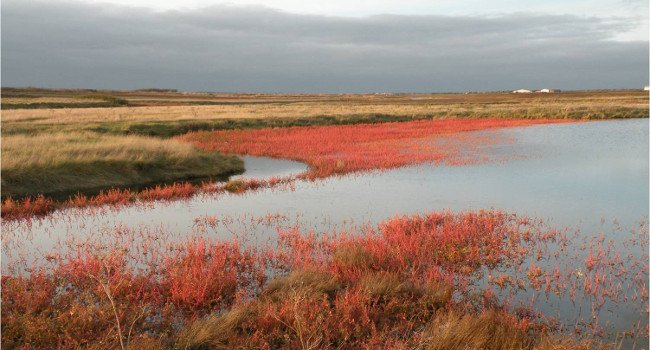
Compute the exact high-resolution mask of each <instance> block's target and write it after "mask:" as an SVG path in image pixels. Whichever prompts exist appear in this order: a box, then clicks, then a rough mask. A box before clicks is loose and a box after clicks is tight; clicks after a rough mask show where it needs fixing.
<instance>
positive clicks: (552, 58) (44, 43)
mask: <svg viewBox="0 0 650 350" xmlns="http://www.w3.org/2000/svg"><path fill="white" fill-rule="evenodd" d="M126 3H127V1H126V0H109V2H101V3H100V2H95V1H88V0H87V1H83V2H81V1H29V0H3V1H2V85H3V86H44V87H85V88H111V89H134V88H145V87H160V88H177V89H181V90H190V91H232V92H237V91H248V92H384V91H386V92H397V91H403V92H411V91H413V92H429V91H432V92H441V91H467V90H471V91H474V90H508V89H514V88H520V87H528V88H540V87H557V88H561V89H591V88H626V87H632V88H637V87H641V86H643V85H646V84H647V83H648V33H647V31H648V29H647V28H648V18H647V16H648V8H647V1H636V0H622V1H621V0H612V1H606V0H595V1H593V2H591V3H592V6H584V5H585V2H582V1H566V2H562V3H559V2H557V1H555V0H549V1H548V2H546V3H555V5H557V6H560V7H559V10H558V7H557V6H556V7H553V8H551V7H548V8H547V7H541V6H537V7H535V6H533V5H532V4H533V3H539V2H532V1H519V2H514V1H502V2H495V3H494V4H495V6H494V7H493V8H488V7H486V6H485V5H483V6H479V5H477V6H474V7H472V6H468V8H472V10H463V7H459V6H458V3H459V1H454V2H451V1H448V0H437V1H436V0H434V1H424V0H411V1H406V2H403V4H404V5H403V6H398V5H399V4H400V2H395V1H388V0H380V1H378V2H377V3H376V4H377V6H375V7H373V6H372V4H371V2H352V4H356V6H349V5H345V4H347V3H348V2H343V1H338V0H336V1H332V2H330V4H331V5H329V6H320V7H319V6H311V7H310V6H307V5H304V4H305V3H310V2H304V1H303V2H300V1H291V0H262V1H253V0H243V1H242V3H243V4H244V5H242V3H240V4H237V5H233V4H228V5H225V4H211V3H208V2H207V0H193V1H188V2H183V4H184V5H183V6H178V5H175V4H178V2H176V3H174V2H171V1H169V0H161V1H158V2H154V1H150V0H130V1H128V3H129V4H130V5H125V4H126ZM312 3H313V4H318V3H316V2H312ZM323 3H327V2H323ZM461 3H463V2H461ZM464 3H465V4H466V5H471V4H478V3H479V2H477V1H474V0H470V1H465V2H464ZM481 3H483V4H485V3H491V2H485V1H483V2H481ZM522 3H523V4H526V3H530V4H531V6H530V7H528V8H526V7H522V5H521V4H522ZM258 4H261V5H258ZM301 4H302V5H301ZM364 4H365V5H364ZM517 4H518V5H517ZM133 5H136V6H133ZM497 5H498V6H497ZM610 5H611V6H610ZM561 6H564V8H562V7H561ZM608 8H610V9H611V10H608ZM370 9H373V10H370ZM531 9H532V10H531ZM562 9H564V10H562ZM378 11H380V12H378ZM640 11H641V12H640Z"/></svg>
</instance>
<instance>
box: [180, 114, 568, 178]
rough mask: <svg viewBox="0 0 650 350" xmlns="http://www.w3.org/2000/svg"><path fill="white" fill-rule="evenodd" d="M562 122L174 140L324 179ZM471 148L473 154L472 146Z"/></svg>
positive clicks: (199, 135)
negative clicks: (267, 160)
mask: <svg viewBox="0 0 650 350" xmlns="http://www.w3.org/2000/svg"><path fill="white" fill-rule="evenodd" d="M566 122H572V121H571V120H554V119H443V120H423V121H413V122H405V123H381V124H358V125H344V126H308V127H290V128H276V129H249V130H221V131H199V132H192V133H188V134H186V135H183V136H180V137H179V139H180V140H183V141H187V142H191V143H193V144H194V145H196V146H198V147H200V148H203V149H206V150H212V151H220V152H224V153H234V154H247V155H253V156H267V157H274V158H286V159H293V160H297V161H301V162H304V163H307V164H309V166H310V170H309V172H308V174H307V175H306V176H307V177H309V178H323V177H327V176H331V175H336V174H346V173H351V172H357V171H365V170H373V169H390V168H396V167H401V166H405V165H410V164H420V163H428V162H434V163H443V162H444V163H448V164H453V165H462V164H467V163H471V162H473V161H476V160H477V159H479V157H478V156H479V155H478V154H470V155H467V154H464V152H462V149H461V148H468V147H469V148H471V147H472V146H476V145H477V143H479V144H480V143H481V142H485V141H486V140H485V139H482V138H478V137H477V136H476V135H474V134H467V133H465V132H468V131H477V130H488V129H496V128H509V127H521V126H529V125H537V124H549V123H566ZM452 134H457V136H459V137H461V138H460V139H459V140H457V141H459V142H458V143H457V144H456V145H453V144H441V143H438V142H437V141H439V140H440V139H442V136H446V135H452ZM463 136H464V137H463ZM461 141H462V142H461ZM487 141H488V142H489V141H490V140H487ZM472 151H474V152H478V150H477V149H476V148H473V149H472Z"/></svg>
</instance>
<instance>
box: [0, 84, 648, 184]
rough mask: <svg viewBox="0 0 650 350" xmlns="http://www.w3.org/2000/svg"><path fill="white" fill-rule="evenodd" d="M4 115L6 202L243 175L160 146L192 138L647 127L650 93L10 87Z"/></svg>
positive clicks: (231, 166) (224, 163)
mask: <svg viewBox="0 0 650 350" xmlns="http://www.w3.org/2000/svg"><path fill="white" fill-rule="evenodd" d="M2 109H3V111H2V136H3V142H2V143H3V146H2V152H3V158H4V159H3V163H2V172H3V177H2V196H3V197H7V196H8V195H10V196H14V197H21V196H26V195H34V194H37V193H44V194H50V195H53V194H67V193H74V192H76V191H82V192H96V191H97V190H99V189H102V188H107V187H124V186H133V187H137V186H142V185H145V184H152V183H157V182H161V181H179V180H187V179H196V178H203V177H206V176H214V177H223V176H225V175H228V174H232V173H237V172H240V171H241V170H242V164H241V162H238V161H236V160H235V158H233V157H232V156H221V155H218V154H215V153H206V152H205V151H200V150H198V149H194V148H191V147H189V146H183V145H180V144H179V143H178V141H169V143H165V142H162V141H160V139H161V138H163V139H165V138H170V137H173V136H177V135H182V134H185V133H188V132H190V131H214V130H233V129H260V128H276V127H289V126H315V125H319V126H320V125H349V124H365V123H382V122H406V121H413V120H428V119H445V118H509V119H510V118H515V119H521V118H524V119H540V118H542V119H608V118H639V117H643V118H647V117H648V94H647V93H644V92H643V91H591V92H567V93H559V94H510V93H476V94H366V95H349V94H339V95H327V94H312V95H306V94H303V95H290V94H277V95H264V94H218V93H182V92H177V91H174V90H159V89H148V90H139V91H97V90H46V89H35V88H29V89H18V88H4V89H3V91H2ZM63 134H65V135H66V136H63ZM113 148H115V150H114V151H113ZM50 149H51V150H50ZM98 149H102V151H97V150H98ZM152 155H153V156H152Z"/></svg>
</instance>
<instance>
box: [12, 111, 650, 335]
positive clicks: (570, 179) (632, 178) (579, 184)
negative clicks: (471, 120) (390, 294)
mask: <svg viewBox="0 0 650 350" xmlns="http://www.w3.org/2000/svg"><path fill="white" fill-rule="evenodd" d="M490 134H494V135H495V136H499V137H500V138H502V139H504V140H508V139H509V140H513V141H512V142H506V143H501V144H498V145H490V146H486V148H485V149H484V151H485V152H486V154H488V155H490V156H492V157H494V158H498V159H504V158H506V159H508V160H506V161H500V162H491V163H485V164H477V165H471V166H462V167H451V166H432V165H421V166H413V167H406V168H401V169H396V170H391V171H385V172H376V173H371V174H364V175H351V176H344V177H337V178H331V179H327V180H324V181H319V182H297V183H296V185H295V189H294V190H290V189H270V190H263V191H259V192H255V193H248V194H244V195H229V194H226V195H220V196H197V197H195V198H193V199H190V200H186V201H177V202H172V203H157V204H155V205H149V206H137V207H130V208H126V209H122V210H108V211H106V212H105V213H104V214H103V215H83V214H81V213H79V212H78V211H77V212H75V211H74V210H73V211H71V212H68V213H56V214H54V215H53V216H52V217H51V218H50V219H47V220H44V221H42V222H35V223H33V224H32V225H31V226H28V225H26V224H25V223H22V224H16V223H3V238H4V242H3V244H4V247H3V257H6V256H7V253H8V252H9V251H10V250H11V249H12V248H11V241H12V240H13V241H18V240H20V241H24V240H26V239H28V237H31V238H35V237H38V238H37V239H33V240H31V243H30V245H33V246H34V248H33V249H36V248H38V251H40V252H44V251H47V250H48V249H50V248H51V247H53V246H55V244H56V242H57V241H60V240H61V239H62V237H70V236H76V237H82V236H94V235H100V234H101V232H102V231H103V230H107V229H110V228H112V227H115V225H123V226H125V227H139V228H142V227H148V228H163V229H164V230H165V231H167V232H173V233H174V234H175V235H177V236H178V237H184V236H186V235H187V233H188V232H190V231H192V228H193V227H195V219H197V218H199V217H203V216H216V217H224V216H225V217H233V218H237V217H240V218H241V217H242V216H244V215H245V216H250V217H256V216H257V217H261V216H265V215H267V214H274V213H280V214H283V215H286V216H288V217H290V218H299V219H300V221H301V223H303V224H304V225H306V226H307V227H312V228H315V229H327V228H331V227H339V226H344V225H349V224H351V223H356V224H362V223H376V222H378V221H381V220H383V219H385V218H388V217H390V216H393V215H395V214H413V213H423V212H428V211H434V210H442V209H450V210H453V211H460V210H471V209H482V208H498V209H502V210H506V211H510V212H515V213H517V214H522V215H529V216H533V217H538V218H542V219H545V220H547V221H548V222H550V223H551V224H553V225H557V226H559V227H566V226H570V227H573V228H576V229H580V230H581V231H582V232H584V233H586V234H593V235H596V234H598V233H599V232H601V231H608V227H609V226H608V225H611V223H612V222H614V221H616V222H618V223H619V224H620V226H621V227H623V228H628V227H633V226H634V225H638V223H639V222H641V221H643V220H647V216H648V210H649V208H648V193H649V190H648V179H649V173H648V147H649V145H648V138H649V136H648V135H649V132H648V120H647V119H644V120H624V121H602V122H589V123H575V124H560V125H542V126H532V127H525V128H515V129H505V130H498V131H487V132H480V133H477V136H481V135H490ZM246 167H247V169H248V170H247V173H246V174H245V175H244V176H246V177H269V176H273V175H289V174H295V173H299V172H302V171H304V170H305V169H306V168H305V166H304V165H303V164H301V163H298V162H292V161H278V160H268V159H264V158H261V159H260V158H253V157H246ZM603 222H605V224H603ZM7 232H9V233H10V234H9V235H7ZM625 232H626V231H625V230H620V231H618V232H617V233H615V234H616V235H621V236H624V235H625ZM274 233H275V230H274V229H272V228H257V230H256V231H255V235H256V237H255V239H257V240H260V241H265V240H266V239H267V238H272V237H273V235H274ZM204 234H206V235H212V236H215V237H219V238H224V237H226V236H228V235H230V234H232V232H231V231H229V232H225V231H206V232H205V233H204ZM7 241H8V242H7ZM635 254H637V255H640V256H638V258H639V259H642V261H647V247H642V249H641V250H639V251H638V252H636V253H635ZM3 260H6V259H3ZM4 267H5V262H4V261H3V268H4ZM554 303H555V304H553V305H554V306H553V308H555V309H557V308H558V305H559V307H560V308H564V307H569V306H567V305H566V304H563V303H560V302H557V301H554ZM574 306H575V305H574ZM633 307H634V305H632V308H633ZM541 309H545V307H544V306H541ZM547 309H548V310H549V311H551V309H550V307H547ZM553 312H555V311H553ZM628 312H630V310H628V309H621V310H618V311H616V313H617V314H618V316H619V317H618V318H616V319H614V318H613V320H612V322H611V324H610V325H608V327H619V326H620V327H625V321H624V320H621V319H625V318H626V315H627V313H628ZM560 316H562V315H560Z"/></svg>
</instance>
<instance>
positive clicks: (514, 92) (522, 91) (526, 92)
mask: <svg viewBox="0 0 650 350" xmlns="http://www.w3.org/2000/svg"><path fill="white" fill-rule="evenodd" d="M512 93H513V94H530V93H532V91H531V90H526V89H519V90H515V91H513V92H512Z"/></svg>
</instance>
